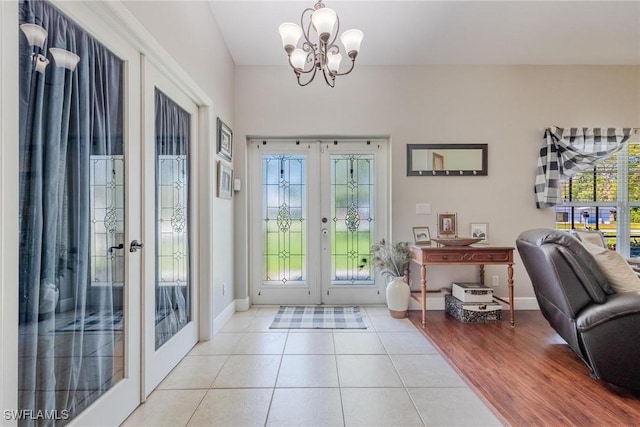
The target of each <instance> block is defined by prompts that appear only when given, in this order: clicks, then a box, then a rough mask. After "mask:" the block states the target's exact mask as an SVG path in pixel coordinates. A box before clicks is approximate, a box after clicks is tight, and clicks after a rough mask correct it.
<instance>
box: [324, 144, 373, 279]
mask: <svg viewBox="0 0 640 427" xmlns="http://www.w3.org/2000/svg"><path fill="white" fill-rule="evenodd" d="M374 166H375V165H374V155H373V154H358V155H354V154H332V155H331V217H332V219H333V221H331V283H332V284H344V285H349V284H358V285H362V284H370V285H373V284H374V281H373V272H372V267H371V263H370V256H371V245H372V244H373V243H374V242H373V239H374V222H375V206H374V201H375V168H374Z"/></svg>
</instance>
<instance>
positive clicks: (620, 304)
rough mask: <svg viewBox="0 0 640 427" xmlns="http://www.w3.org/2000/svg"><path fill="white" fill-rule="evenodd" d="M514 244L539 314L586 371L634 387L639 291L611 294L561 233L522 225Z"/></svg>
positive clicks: (638, 384)
mask: <svg viewBox="0 0 640 427" xmlns="http://www.w3.org/2000/svg"><path fill="white" fill-rule="evenodd" d="M516 246H517V247H518V252H519V253H520V257H521V258H522V262H523V264H524V266H525V268H526V270H527V273H528V274H529V277H530V278H531V283H532V284H533V289H534V291H535V295H536V299H537V300H538V304H539V305H540V310H541V311H542V314H543V315H544V317H545V318H546V319H547V320H548V321H549V324H550V325H551V327H553V328H554V329H555V330H556V332H557V333H558V334H559V335H560V336H561V337H562V338H563V339H564V340H565V341H566V342H567V343H568V344H569V346H570V347H571V348H572V349H573V351H575V352H576V354H578V356H580V357H581V358H582V360H583V361H584V362H585V363H586V364H587V366H589V367H590V368H591V372H592V376H594V377H595V378H599V379H601V380H602V381H605V382H608V383H611V384H614V385H617V386H620V387H624V388H628V389H631V390H634V391H636V392H637V391H640V292H625V293H616V292H615V291H614V290H613V289H612V288H611V286H609V284H608V283H607V279H606V278H605V276H604V274H603V273H602V271H601V270H600V268H599V267H598V265H597V264H596V261H595V259H594V258H593V256H592V255H591V254H590V253H589V252H588V251H587V250H586V249H585V248H584V247H583V246H582V245H581V244H580V242H579V241H578V240H577V239H576V238H574V237H573V236H571V235H569V234H568V233H566V232H563V231H558V230H553V229H535V230H528V231H525V232H523V233H522V234H520V236H518V239H517V240H516Z"/></svg>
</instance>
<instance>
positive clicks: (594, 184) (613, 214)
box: [556, 142, 640, 257]
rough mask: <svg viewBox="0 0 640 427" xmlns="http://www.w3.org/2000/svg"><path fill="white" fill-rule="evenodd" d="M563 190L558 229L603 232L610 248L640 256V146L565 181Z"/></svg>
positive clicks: (633, 147)
mask: <svg viewBox="0 0 640 427" xmlns="http://www.w3.org/2000/svg"><path fill="white" fill-rule="evenodd" d="M561 191H562V196H563V199H564V203H563V204H562V205H559V206H557V207H556V227H557V228H559V229H576V230H585V229H586V230H599V231H600V232H602V233H603V235H604V237H605V241H606V243H607V246H608V247H609V248H610V249H614V250H617V251H618V252H620V253H621V254H622V255H624V256H630V257H640V143H638V142H636V143H629V144H627V145H626V146H625V147H624V148H623V149H622V150H620V151H619V152H618V153H617V154H615V155H613V156H611V157H609V158H607V159H605V160H603V161H602V162H600V163H598V164H597V165H596V166H595V167H594V168H593V169H592V170H589V171H585V172H582V173H580V174H577V175H575V176H574V177H572V178H571V179H569V180H566V181H564V182H563V183H562V185H561Z"/></svg>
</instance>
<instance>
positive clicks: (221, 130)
mask: <svg viewBox="0 0 640 427" xmlns="http://www.w3.org/2000/svg"><path fill="white" fill-rule="evenodd" d="M217 129H218V132H217V133H218V138H217V139H218V144H217V147H216V153H217V154H218V155H219V156H220V157H222V158H223V159H225V160H228V161H231V156H232V149H233V132H232V131H231V129H230V128H229V126H227V125H226V124H225V123H224V122H223V121H222V120H220V117H218V120H217Z"/></svg>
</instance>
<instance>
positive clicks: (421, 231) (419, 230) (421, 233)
mask: <svg viewBox="0 0 640 427" xmlns="http://www.w3.org/2000/svg"><path fill="white" fill-rule="evenodd" d="M413 240H414V241H415V242H416V245H430V244H431V234H429V227H413Z"/></svg>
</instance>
